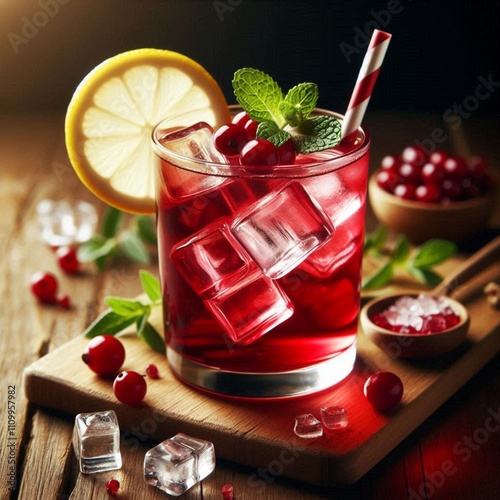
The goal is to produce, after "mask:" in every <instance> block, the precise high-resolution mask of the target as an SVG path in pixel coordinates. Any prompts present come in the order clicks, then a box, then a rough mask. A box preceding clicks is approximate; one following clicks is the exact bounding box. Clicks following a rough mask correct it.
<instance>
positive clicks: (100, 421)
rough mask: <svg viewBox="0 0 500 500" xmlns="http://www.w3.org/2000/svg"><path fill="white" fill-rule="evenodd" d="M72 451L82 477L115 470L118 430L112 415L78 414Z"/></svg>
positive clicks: (118, 456) (119, 459) (118, 455)
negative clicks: (82, 474)
mask: <svg viewBox="0 0 500 500" xmlns="http://www.w3.org/2000/svg"><path fill="white" fill-rule="evenodd" d="M73 449H74V451H75V455H76V458H77V461H78V463H79V466H80V471H81V472H83V473H84V474H92V473H96V472H104V471H109V470H115V469H119V468H120V467H121V466H122V457H121V453H120V428H119V425H118V419H117V418H116V414H115V412H114V411H113V410H109V411H101V412H95V413H80V414H78V415H77V416H76V418H75V426H74V428H73Z"/></svg>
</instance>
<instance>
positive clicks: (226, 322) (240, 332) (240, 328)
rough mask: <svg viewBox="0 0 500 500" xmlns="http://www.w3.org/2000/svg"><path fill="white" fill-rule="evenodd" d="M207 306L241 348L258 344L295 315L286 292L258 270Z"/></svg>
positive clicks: (207, 302) (206, 303) (216, 297)
mask: <svg viewBox="0 0 500 500" xmlns="http://www.w3.org/2000/svg"><path fill="white" fill-rule="evenodd" d="M205 305H206V306H207V308H208V309H209V311H210V312H211V313H212V315H213V316H214V317H215V318H216V319H217V320H218V321H219V323H220V324H221V326H222V327H223V328H224V330H225V332H226V333H227V334H228V335H229V337H230V338H231V340H232V341H233V342H235V343H236V344H239V345H248V344H250V343H252V342H255V341H256V340H257V339H259V338H260V337H262V336H263V335H264V334H265V333H267V332H268V331H269V330H271V329H273V328H274V327H275V326H277V325H279V324H281V323H283V321H285V320H287V319H288V318H289V317H290V316H291V315H292V314H293V305H292V303H291V301H290V299H289V298H288V297H287V295H286V294H285V292H284V291H283V290H282V289H281V287H280V286H279V285H278V284H277V283H276V282H275V281H273V280H271V279H270V278H268V277H267V276H266V275H265V274H263V273H262V271H261V270H260V269H258V268H256V269H255V271H253V272H252V273H250V274H249V275H248V276H247V277H246V278H245V279H243V280H240V281H239V282H238V283H236V284H235V285H234V286H232V287H230V288H227V289H224V290H222V291H221V292H220V293H219V294H218V295H216V296H215V297H213V298H212V299H209V300H206V301H205Z"/></svg>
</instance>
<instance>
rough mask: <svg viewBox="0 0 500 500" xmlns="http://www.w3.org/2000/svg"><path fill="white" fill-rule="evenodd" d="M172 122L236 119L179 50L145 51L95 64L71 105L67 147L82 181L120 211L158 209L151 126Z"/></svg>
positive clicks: (214, 123) (208, 79)
mask: <svg viewBox="0 0 500 500" xmlns="http://www.w3.org/2000/svg"><path fill="white" fill-rule="evenodd" d="M170 117H172V121H171V124H172V127H177V126H182V127H186V126H189V125H193V124H194V123H197V122H200V121H204V122H207V123H209V124H210V125H212V126H213V127H214V128H217V127H219V126H220V125H222V124H223V123H227V122H229V121H230V117H229V111H228V107H227V103H226V100H225V98H224V95H223V93H222V91H221V89H220V88H219V86H218V84H217V82H216V81H215V80H214V79H213V78H212V76H210V74H209V73H208V72H207V71H206V70H205V69H204V68H202V67H201V66H200V65H199V64H198V63H196V62H195V61H193V60H192V59H190V58H189V57H186V56H184V55H182V54H179V53H177V52H172V51H169V50H159V49H137V50H132V51H129V52H124V53H122V54H118V55H116V56H114V57H111V58H110V59H107V60H105V61H104V62H102V63H101V64H99V65H98V66H97V67H96V68H94V69H93V70H92V71H91V72H90V73H89V74H88V75H87V76H86V77H85V78H84V80H83V81H82V82H81V83H80V85H79V86H78V87H77V89H76V91H75V93H74V95H73V97H72V99H71V102H70V104H69V106H68V110H67V114H66V123H65V137H66V148H67V150H68V155H69V159H70V161H71V164H72V165H73V168H74V169H75V171H76V173H77V175H78V177H79V178H80V180H81V181H82V182H83V183H84V184H85V186H87V188H88V189H89V190H90V191H92V192H93V193H94V194H95V195H96V196H98V197H99V198H101V199H102V200H104V201H105V202H106V203H108V204H109V205H112V206H114V207H116V208H118V209H120V210H124V211H126V212H132V213H146V214H147V213H150V214H151V213H154V212H155V201H154V200H155V188H154V169H155V165H156V159H155V156H154V153H153V151H152V148H151V132H152V130H153V128H154V126H155V125H156V124H157V123H159V122H160V121H161V120H163V119H165V118H170Z"/></svg>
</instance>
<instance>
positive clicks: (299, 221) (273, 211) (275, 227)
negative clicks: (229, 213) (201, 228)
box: [231, 182, 334, 279]
mask: <svg viewBox="0 0 500 500" xmlns="http://www.w3.org/2000/svg"><path fill="white" fill-rule="evenodd" d="M231 229H232V231H233V233H234V234H235V236H236V238H238V240H239V241H240V242H241V244H242V245H243V247H244V248H245V249H246V250H247V252H248V253H249V254H250V255H251V256H252V257H253V259H254V261H255V262H256V263H257V264H258V265H259V266H260V268H261V269H262V271H263V272H264V273H265V274H266V275H267V276H269V277H270V278H272V279H278V278H280V277H282V276H284V275H285V274H287V273H288V272H289V271H291V270H292V269H294V268H295V267H297V266H298V265H299V264H300V263H301V262H303V261H304V260H305V259H306V258H307V256H308V255H309V254H311V253H312V252H313V251H315V250H316V249H317V248H319V247H320V246H321V245H322V244H323V243H325V242H326V241H327V240H328V239H329V238H330V237H331V236H332V234H333V232H334V228H333V226H332V224H331V223H330V221H329V219H328V217H327V216H326V215H325V214H324V213H323V211H322V210H321V208H320V207H319V206H318V204H317V203H316V201H315V200H314V199H312V198H311V197H310V196H309V195H308V194H307V192H306V191H305V190H304V188H303V187H302V186H301V185H300V184H299V183H298V182H290V183H289V184H287V185H286V186H285V187H284V188H283V189H281V190H280V191H277V192H274V193H271V194H270V195H269V196H267V197H265V198H263V199H262V200H261V201H260V202H258V203H257V204H255V205H253V206H252V207H251V209H250V210H249V211H247V212H243V213H242V214H240V215H239V216H237V217H236V218H235V220H234V222H233V224H232V227H231Z"/></svg>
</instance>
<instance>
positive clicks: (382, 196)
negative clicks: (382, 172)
mask: <svg viewBox="0 0 500 500" xmlns="http://www.w3.org/2000/svg"><path fill="white" fill-rule="evenodd" d="M368 195H369V199H370V205H371V207H372V210H373V212H374V214H375V216H376V217H377V219H378V220H379V221H380V222H381V223H382V224H384V225H385V226H387V227H388V228H389V229H391V230H393V231H394V232H396V233H402V234H404V235H406V236H407V237H408V239H409V240H410V241H412V242H413V243H415V244H419V243H422V242H424V241H427V240H429V239H431V238H444V239H447V240H451V241H455V242H459V241H462V240H465V239H467V238H470V237H471V236H473V235H474V233H476V232H477V231H479V230H480V229H482V228H484V227H485V226H486V224H487V222H488V219H489V217H490V215H491V213H492V211H493V208H494V206H495V202H496V195H495V189H491V190H490V191H489V192H488V193H487V194H485V195H483V196H477V197H475V198H470V199H469V200H464V201H456V202H452V203H448V204H442V203H424V202H419V201H411V200H404V199H402V198H399V197H397V196H394V195H392V194H390V193H388V192H387V191H384V190H383V189H382V188H381V187H380V186H379V185H378V184H377V181H376V173H375V174H373V175H372V176H371V178H370V181H369V184H368Z"/></svg>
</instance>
